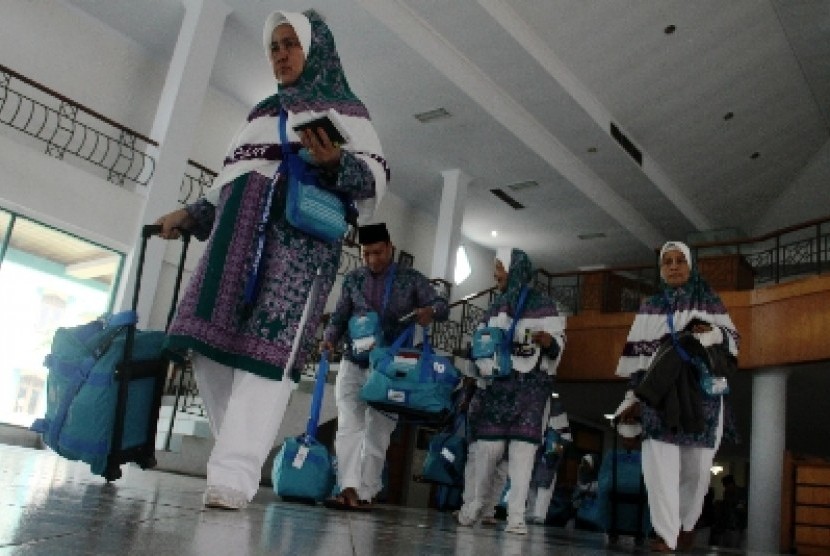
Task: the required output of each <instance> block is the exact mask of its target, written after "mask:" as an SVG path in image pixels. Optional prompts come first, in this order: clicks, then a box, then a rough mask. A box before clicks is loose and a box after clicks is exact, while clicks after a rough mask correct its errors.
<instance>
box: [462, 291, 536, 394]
mask: <svg viewBox="0 0 830 556" xmlns="http://www.w3.org/2000/svg"><path fill="white" fill-rule="evenodd" d="M529 289H530V288H528V287H527V286H524V287H523V288H522V291H521V293H519V299H518V300H517V302H516V309H515V311H513V322H511V323H510V328H509V329H508V330H507V331H505V330H504V329H503V328H499V327H497V326H485V327H483V328H479V329H478V330H476V331H475V332H473V341H472V346H471V349H472V358H473V359H485V358H490V357H494V356H496V363H497V364H496V367H495V368H494V369H493V374H492V375H479V377H478V378H503V377H506V376H510V373H511V372H512V371H513V359H512V355H513V337H514V335H515V334H516V325H517V324H518V322H519V319H520V318H521V316H522V312H523V311H524V307H525V301H526V300H527V294H528V291H529Z"/></svg>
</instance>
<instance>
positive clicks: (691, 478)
mask: <svg viewBox="0 0 830 556" xmlns="http://www.w3.org/2000/svg"><path fill="white" fill-rule="evenodd" d="M722 435H723V400H721V408H720V412H719V414H718V425H717V430H716V433H715V446H714V448H698V447H695V446H678V445H677V444H669V443H667V442H661V441H659V440H654V439H647V440H644V441H643V479H644V480H645V483H646V490H647V491H648V505H649V509H650V513H651V524H652V526H653V527H654V530H655V532H656V533H657V534H658V535H660V537H661V538H662V539H663V541H664V542H665V543H666V544H667V545H668V546H669V547H670V548H672V549H674V548H677V536H678V535H679V534H680V531H681V527H682V530H683V531H693V530H694V528H695V524H697V520H698V519H699V518H700V514H701V512H702V511H703V498H704V496H706V491H707V490H708V489H709V482H710V477H711V471H710V470H711V468H712V461H713V460H714V458H715V452H716V451H717V449H718V447H719V446H720V441H721V436H722Z"/></svg>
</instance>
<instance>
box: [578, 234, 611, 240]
mask: <svg viewBox="0 0 830 556" xmlns="http://www.w3.org/2000/svg"><path fill="white" fill-rule="evenodd" d="M576 237H578V238H579V239H600V238H603V237H605V234H604V233H602V232H593V233H590V234H579V235H578V236H576Z"/></svg>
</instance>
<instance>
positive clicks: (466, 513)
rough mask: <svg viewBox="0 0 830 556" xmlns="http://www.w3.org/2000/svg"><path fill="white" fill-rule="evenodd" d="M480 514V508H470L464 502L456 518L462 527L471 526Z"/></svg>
mask: <svg viewBox="0 0 830 556" xmlns="http://www.w3.org/2000/svg"><path fill="white" fill-rule="evenodd" d="M480 514H481V508H471V507H470V506H468V505H466V504H465V505H464V506H462V507H461V510H460V511H459V512H458V516H457V517H456V519H457V520H458V524H459V525H463V526H464V527H472V526H473V525H475V524H476V522H477V521H478V518H479V515H480Z"/></svg>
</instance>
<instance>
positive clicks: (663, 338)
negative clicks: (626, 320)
mask: <svg viewBox="0 0 830 556" xmlns="http://www.w3.org/2000/svg"><path fill="white" fill-rule="evenodd" d="M660 277H661V278H662V280H661V284H660V285H661V287H660V291H659V292H658V293H657V294H656V295H654V296H652V297H650V298H648V299H646V300H645V301H644V302H643V303H642V305H641V306H640V309H639V311H638V312H637V316H636V317H635V318H634V322H633V323H632V325H631V330H630V331H629V333H628V339H627V341H626V343H625V347H624V348H623V354H622V357H620V361H619V364H618V365H617V375H618V376H623V377H629V380H630V385H631V390H629V391H628V392H627V393H626V400H625V402H624V407H625V409H624V410H623V411H622V412H621V413H620V419H621V420H622V421H623V422H627V423H633V422H635V421H637V420H641V421H642V428H643V445H642V454H643V456H642V457H643V478H644V479H645V484H646V489H647V490H648V504H649V512H650V514H651V523H652V526H653V527H654V530H655V532H656V533H657V535H658V538H657V539H656V541H655V542H654V543H653V545H652V550H654V551H657V552H671V551H673V550H675V549H676V548H680V549H681V550H683V549H689V548H691V546H692V544H693V542H694V527H695V524H696V523H697V520H698V518H699V517H700V513H701V511H702V509H703V498H704V496H705V495H706V491H707V489H708V488H709V481H710V471H709V470H710V468H711V466H712V460H713V458H714V456H715V452H716V451H717V449H718V447H719V445H720V442H721V439H722V437H723V436H724V434H734V423H733V422H732V421H731V419H730V416H731V414H730V412H729V404H728V399H727V398H725V397H724V396H723V395H706V394H704V392H703V389H702V388H701V387H700V385H699V384H700V382H699V380H700V379H699V377H696V378H694V380H693V381H692V383H691V384H692V387H688V386H686V385H687V383H688V382H687V380H685V379H687V378H688V376H691V375H687V374H680V373H676V377H675V378H674V380H672V381H671V382H669V381H666V380H662V382H663V383H666V382H669V384H668V387H667V388H665V390H664V392H663V393H662V396H659V399H658V396H656V395H654V394H655V393H656V392H657V390H656V389H655V388H654V387H652V386H651V383H653V382H654V379H655V378H656V377H659V375H661V374H662V375H667V373H664V372H663V371H662V370H654V369H655V368H657V367H659V366H660V365H662V364H663V362H666V361H668V362H670V361H674V360H679V358H672V357H671V355H670V354H669V355H667V353H668V352H666V351H665V347H668V346H670V345H671V344H672V343H673V342H672V335H671V328H670V323H671V327H673V328H674V330H675V331H676V332H677V333H678V334H679V333H680V332H690V333H692V335H693V338H689V337H686V338H683V339H681V340H679V341H678V344H680V343H681V342H682V343H683V346H684V349H688V350H690V352H691V353H695V352H694V351H693V350H694V349H695V345H696V349H697V350H701V349H704V348H714V349H716V350H720V351H721V352H722V353H723V355H724V358H725V359H726V360H728V361H729V362H731V364H732V365H734V364H735V358H736V357H737V355H738V342H739V339H740V336H739V334H738V331H737V330H736V329H735V325H734V324H733V323H732V319H731V318H730V317H729V314H728V313H727V311H726V307H725V306H724V304H723V302H722V301H721V299H720V297H719V296H718V295H717V294H716V293H715V292H714V291H713V290H712V288H711V287H710V286H709V285H708V284H707V283H706V282H705V281H704V280H703V279H702V278H701V277H700V275H699V274H698V273H697V271H695V270H693V269H692V258H691V251H690V250H689V247H688V246H687V245H686V244H684V243H681V242H679V241H669V242H667V243H666V244H664V245H663V247H662V249H661V250H660ZM670 318H671V321H670V320H669V319H670ZM687 340H688V341H689V343H688V344H687V343H686V342H687ZM664 344H666V346H665V347H663V348H661V346H664ZM658 351H659V352H660V354H661V356H660V357H657V354H658ZM671 351H672V352H675V351H676V348H673V349H672V350H671ZM687 366H688V364H687ZM650 368H651V369H652V370H654V372H652V371H648V376H646V374H647V369H650ZM669 370H672V369H669ZM641 400H642V402H641ZM676 416H679V417H678V418H675V417H676Z"/></svg>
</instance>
